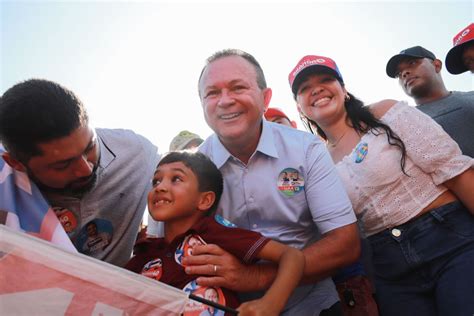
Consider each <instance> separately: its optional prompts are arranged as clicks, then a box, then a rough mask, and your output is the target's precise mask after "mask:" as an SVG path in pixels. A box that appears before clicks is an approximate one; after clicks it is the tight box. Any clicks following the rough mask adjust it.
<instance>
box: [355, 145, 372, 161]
mask: <svg viewBox="0 0 474 316" xmlns="http://www.w3.org/2000/svg"><path fill="white" fill-rule="evenodd" d="M368 152H369V145H368V144H367V143H360V144H359V145H357V147H356V149H355V150H354V161H355V163H361V162H362V161H363V160H364V159H365V156H367V153H368Z"/></svg>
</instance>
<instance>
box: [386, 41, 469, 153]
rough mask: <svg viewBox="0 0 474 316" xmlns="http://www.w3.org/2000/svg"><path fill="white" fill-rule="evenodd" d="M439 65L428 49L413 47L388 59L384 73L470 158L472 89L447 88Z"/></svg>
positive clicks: (440, 64) (439, 61) (438, 61)
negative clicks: (464, 90)
mask: <svg viewBox="0 0 474 316" xmlns="http://www.w3.org/2000/svg"><path fill="white" fill-rule="evenodd" d="M441 68H442V62H441V60H439V59H437V58H436V57H435V55H434V54H433V53H432V52H430V51H429V50H427V49H425V48H423V47H421V46H414V47H410V48H407V49H405V50H402V51H401V52H400V53H399V54H397V55H395V56H393V57H392V58H390V60H389V61H388V63H387V67H386V72H387V75H388V76H389V77H391V78H397V79H398V82H399V84H400V86H401V87H402V89H403V91H405V93H406V94H407V95H409V96H411V97H413V99H414V100H415V102H416V104H417V108H418V109H419V110H420V111H422V112H424V113H425V114H427V115H429V116H431V117H432V118H433V119H434V120H435V121H436V122H438V124H439V125H441V126H442V127H443V129H444V130H445V131H446V132H447V133H448V134H449V135H450V136H451V137H452V138H453V139H454V140H455V141H456V142H457V143H458V145H459V147H460V148H461V151H462V153H463V154H464V155H468V156H471V157H474V141H473V140H472V135H474V124H473V123H472V122H474V91H469V92H459V91H448V90H447V89H446V87H445V85H444V82H443V78H442V77H441Z"/></svg>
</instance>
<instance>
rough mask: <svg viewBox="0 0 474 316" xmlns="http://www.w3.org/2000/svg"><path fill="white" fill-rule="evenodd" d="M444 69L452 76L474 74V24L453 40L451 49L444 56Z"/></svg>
mask: <svg viewBox="0 0 474 316" xmlns="http://www.w3.org/2000/svg"><path fill="white" fill-rule="evenodd" d="M446 69H447V70H448V71H449V72H450V73H452V74H453V75H459V74H462V73H463V72H466V71H468V70H469V71H470V72H472V73H474V23H471V24H469V25H468V26H466V27H465V28H464V29H463V30H462V31H461V32H459V33H458V34H456V36H454V38H453V48H451V49H450V50H449V52H448V54H447V55H446Z"/></svg>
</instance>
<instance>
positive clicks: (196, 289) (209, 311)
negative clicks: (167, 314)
mask: <svg viewBox="0 0 474 316" xmlns="http://www.w3.org/2000/svg"><path fill="white" fill-rule="evenodd" d="M183 291H184V292H186V293H189V294H194V295H196V296H199V297H202V298H204V299H206V300H208V301H212V302H215V303H218V304H221V305H225V297H224V293H222V290H221V289H220V288H218V287H207V286H200V285H198V284H197V283H196V281H191V282H189V283H188V284H186V286H185V287H184V288H183ZM183 315H184V316H224V311H222V310H220V309H217V308H215V307H212V306H208V305H206V304H203V303H200V302H197V301H194V300H189V301H188V303H187V304H186V306H185V307H184V314H183Z"/></svg>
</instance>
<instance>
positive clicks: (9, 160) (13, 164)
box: [2, 152, 26, 172]
mask: <svg viewBox="0 0 474 316" xmlns="http://www.w3.org/2000/svg"><path fill="white" fill-rule="evenodd" d="M2 158H3V160H5V162H6V163H7V164H8V165H9V166H10V167H12V168H13V169H15V170H18V171H21V172H26V166H25V165H24V164H23V163H21V162H20V161H19V160H16V159H15V158H13V157H12V156H11V155H10V154H9V153H8V152H4V153H2Z"/></svg>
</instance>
